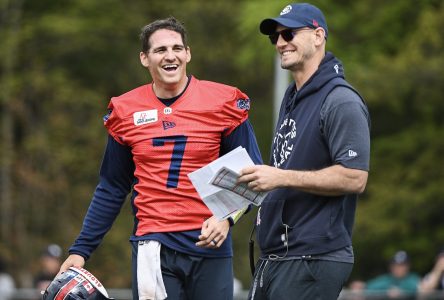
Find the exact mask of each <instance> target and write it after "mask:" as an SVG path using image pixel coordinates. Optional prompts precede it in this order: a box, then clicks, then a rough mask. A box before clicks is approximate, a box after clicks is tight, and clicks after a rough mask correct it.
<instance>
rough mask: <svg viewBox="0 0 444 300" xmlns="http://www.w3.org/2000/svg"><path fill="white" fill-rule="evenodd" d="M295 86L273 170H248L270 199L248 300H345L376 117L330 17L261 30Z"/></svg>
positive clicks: (302, 13)
mask: <svg viewBox="0 0 444 300" xmlns="http://www.w3.org/2000/svg"><path fill="white" fill-rule="evenodd" d="M260 31H261V33H263V34H265V35H268V37H269V38H270V41H271V43H272V44H273V45H274V46H275V47H276V50H277V52H278V54H279V55H280V59H281V67H282V68H284V69H287V70H289V71H290V72H291V74H292V76H293V79H294V82H292V83H291V84H290V86H289V87H288V88H287V91H286V93H285V96H284V99H283V101H282V105H281V108H280V112H279V119H278V121H277V125H276V129H275V135H274V139H273V144H272V149H271V160H270V166H267V165H259V166H254V167H249V168H246V169H244V170H242V172H241V176H240V178H239V181H240V182H248V185H249V187H250V188H252V189H254V190H256V191H270V192H269V194H268V196H267V198H266V199H265V200H264V202H263V203H262V206H261V208H260V210H259V212H258V216H257V221H256V229H257V239H258V243H259V247H260V249H261V255H260V260H259V262H258V263H257V265H256V271H255V275H254V280H253V284H252V286H251V289H250V295H249V299H255V300H257V299H273V300H274V299H279V300H285V299H298V300H304V299H307V300H313V299H323V300H331V299H337V298H338V296H339V293H340V291H341V289H342V286H343V284H344V283H345V282H346V280H347V279H348V277H349V275H350V272H351V271H352V267H353V263H354V254H353V248H352V242H351V235H352V227H353V223H354V215H355V209H356V201H357V196H358V194H360V193H362V192H363V191H364V189H365V186H366V183H367V177H368V170H369V156H370V133H369V132H370V117H369V112H368V110H367V107H366V104H365V103H364V101H363V99H362V98H361V96H360V95H359V94H358V92H357V91H356V90H355V89H354V88H353V87H351V86H350V84H348V83H347V82H346V81H345V79H344V73H343V68H342V64H341V62H340V61H339V60H338V59H337V58H336V57H335V56H334V55H333V54H332V53H330V52H326V50H325V46H326V41H327V36H328V28H327V23H326V21H325V17H324V15H323V13H322V12H321V11H320V10H319V9H318V8H317V7H315V6H313V5H310V4H307V3H297V4H296V3H295V4H291V5H287V6H286V7H285V8H284V9H283V10H282V12H281V13H280V15H279V16H278V17H276V18H269V19H265V20H263V21H262V22H261V24H260Z"/></svg>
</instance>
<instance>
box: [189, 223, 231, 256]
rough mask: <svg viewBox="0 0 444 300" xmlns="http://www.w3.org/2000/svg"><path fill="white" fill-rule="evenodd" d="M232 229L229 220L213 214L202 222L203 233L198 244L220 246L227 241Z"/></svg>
mask: <svg viewBox="0 0 444 300" xmlns="http://www.w3.org/2000/svg"><path fill="white" fill-rule="evenodd" d="M229 230H230V223H229V222H228V220H219V219H218V218H217V217H215V216H212V217H211V218H209V219H208V220H206V221H205V222H204V223H203V224H202V231H201V235H200V236H199V242H197V243H196V246H198V247H202V248H219V247H220V246H221V245H222V243H223V242H224V241H225V239H226V238H227V235H228V231H229Z"/></svg>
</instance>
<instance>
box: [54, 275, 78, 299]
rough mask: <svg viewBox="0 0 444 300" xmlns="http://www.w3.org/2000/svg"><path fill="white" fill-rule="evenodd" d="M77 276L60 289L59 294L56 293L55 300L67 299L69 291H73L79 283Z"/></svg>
mask: <svg viewBox="0 0 444 300" xmlns="http://www.w3.org/2000/svg"><path fill="white" fill-rule="evenodd" d="M76 277H77V276H76ZM76 277H74V278H72V279H71V280H70V281H68V282H67V283H66V284H65V285H64V286H63V287H62V288H61V289H60V291H59V292H58V293H57V295H55V297H54V300H63V299H65V297H66V295H68V294H69V292H71V290H72V289H73V288H74V287H75V286H77V285H78V284H79V280H76Z"/></svg>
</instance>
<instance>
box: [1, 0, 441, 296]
mask: <svg viewBox="0 0 444 300" xmlns="http://www.w3.org/2000/svg"><path fill="white" fill-rule="evenodd" d="M288 3H289V2H287V1H281V0H279V1H277V0H274V1H267V0H255V1H246V0H224V1H204V0H180V1H179V0H170V1H154V0H152V1H151V0H144V1H142V0H133V1H118V0H101V1H94V0H76V1H73V0H65V1H53V0H39V1H34V0H0V126H1V131H0V257H1V259H2V261H3V269H4V270H5V272H8V273H9V274H11V275H12V277H13V279H14V280H15V284H16V286H17V287H19V288H31V287H33V284H34V283H33V282H34V279H35V277H36V276H37V274H38V273H39V272H40V270H41V268H42V267H41V261H40V258H41V255H42V251H44V250H45V249H47V246H48V245H49V244H57V245H60V247H61V249H62V254H61V255H62V259H64V258H65V257H66V255H67V249H68V248H69V246H70V245H71V243H72V242H73V241H74V239H75V237H76V236H77V234H78V232H79V230H80V227H81V224H82V220H83V216H84V214H85V212H86V209H87V207H88V205H89V201H90V199H91V196H92V193H93V191H94V188H95V186H96V184H97V182H98V170H99V167H100V163H101V157H102V152H103V149H104V146H105V142H106V138H107V133H106V130H105V129H104V127H103V121H102V117H103V115H105V114H106V112H107V110H106V107H107V104H108V101H109V99H110V97H112V96H117V95H120V94H122V93H123V92H126V91H128V90H130V89H132V88H134V87H137V86H140V85H143V84H145V83H147V82H150V81H151V79H150V78H149V74H148V72H147V71H146V70H145V69H144V68H142V66H141V65H140V62H139V51H140V42H139V40H138V35H139V32H140V28H141V27H142V26H143V25H145V24H148V23H150V22H151V21H153V20H154V19H157V18H164V17H168V16H170V15H173V16H175V17H177V18H178V19H180V20H181V21H182V22H183V23H184V24H185V26H186V27H187V29H188V34H189V44H190V47H191V53H192V61H191V63H190V64H189V67H188V68H189V69H188V70H189V73H190V74H193V75H194V76H196V77H197V78H199V79H206V80H213V81H218V82H223V83H226V84H230V85H234V86H237V87H239V88H240V89H241V90H243V91H245V92H246V93H247V94H248V95H249V96H250V98H251V99H252V108H251V111H250V119H251V122H252V124H253V126H254V129H255V132H256V135H257V139H258V142H259V144H260V148H261V151H262V156H263V158H264V161H266V162H268V159H269V148H270V143H271V138H272V132H273V127H274V119H273V107H274V106H273V89H274V85H273V78H274V75H275V74H274V59H275V50H274V47H272V46H271V44H270V43H269V40H268V39H267V37H265V36H263V35H261V34H260V33H259V30H258V26H259V23H260V21H261V20H262V19H264V18H266V17H270V16H273V17H274V16H276V15H277V14H278V13H279V12H280V11H281V10H282V8H283V7H285V6H286V5H287V4H288ZM311 3H312V4H315V5H317V6H318V7H319V8H321V9H322V10H323V12H324V14H325V15H326V18H327V23H328V26H329V39H328V42H327V50H329V51H332V52H333V53H334V54H335V55H336V56H337V57H338V58H340V59H341V60H342V62H343V64H344V68H345V74H346V78H347V79H348V81H349V82H350V83H351V84H352V85H354V86H355V87H356V88H357V89H358V90H359V91H360V93H361V94H362V96H363V97H364V98H365V100H366V101H367V104H368V106H369V109H370V113H371V118H372V132H371V134H372V156H371V171H370V176H369V181H368V185H367V189H366V192H365V193H364V194H363V195H362V196H361V197H360V202H359V205H358V211H357V215H356V225H355V229H354V248H355V254H356V263H355V267H354V271H353V274H352V277H351V278H350V280H354V279H360V280H366V279H368V278H371V277H373V276H375V275H377V274H380V273H383V272H385V271H386V270H387V261H388V260H389V259H390V258H391V256H392V255H393V253H394V252H395V251H397V250H398V249H403V250H405V251H407V252H408V253H409V255H410V258H411V267H412V269H413V270H414V271H415V272H417V273H418V274H421V275H424V274H425V273H427V272H428V271H429V270H430V269H431V268H432V267H433V263H434V259H435V255H436V253H437V251H438V250H439V249H440V248H442V247H443V246H444V217H443V213H444V101H443V98H444V68H443V66H444V51H443V50H444V30H443V28H444V1H442V0H390V1H386V0H334V1H333V0H313V1H311ZM122 210H123V211H122V213H121V214H120V216H119V217H118V219H117V221H116V223H115V224H114V226H113V228H112V230H111V231H110V232H109V234H108V235H107V236H106V238H105V241H104V243H103V244H102V245H101V246H100V247H99V249H98V250H97V251H96V252H95V253H94V254H93V256H92V257H91V259H90V260H89V261H88V262H87V265H86V268H87V269H88V270H89V271H91V272H92V273H94V275H96V276H97V277H98V278H100V280H101V281H102V283H104V285H105V286H106V287H107V288H128V287H130V282H131V279H130V255H131V252H130V245H129V243H128V237H129V235H130V233H131V230H132V221H133V220H132V216H131V210H130V205H129V202H127V203H126V204H125V206H124V207H123V209H122ZM255 214H256V210H254V211H252V212H250V213H249V214H248V215H247V216H246V217H244V218H243V219H242V220H241V221H240V223H238V224H237V225H236V226H235V227H234V229H233V230H234V252H235V256H234V262H235V264H234V270H235V274H236V277H237V278H238V279H239V281H240V283H241V284H242V286H243V287H244V288H248V286H249V283H250V280H251V275H250V271H249V265H248V240H249V235H250V231H251V228H252V224H253V219H254V216H255ZM256 252H258V250H257V249H256Z"/></svg>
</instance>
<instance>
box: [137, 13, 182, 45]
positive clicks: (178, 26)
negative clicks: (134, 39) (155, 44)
mask: <svg viewBox="0 0 444 300" xmlns="http://www.w3.org/2000/svg"><path fill="white" fill-rule="evenodd" d="M159 29H168V30H172V31H175V32H177V33H179V34H180V35H181V37H182V41H183V44H184V46H185V47H187V31H186V29H185V26H183V24H182V23H181V22H179V21H178V20H177V19H176V18H174V17H169V18H166V19H161V20H156V21H154V22H152V23H150V24H148V25H145V26H144V27H143V28H142V32H141V33H140V41H141V42H142V51H143V52H145V53H146V52H148V50H149V49H150V47H151V45H150V43H149V40H150V37H151V35H152V34H153V33H154V32H156V31H157V30H159Z"/></svg>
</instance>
